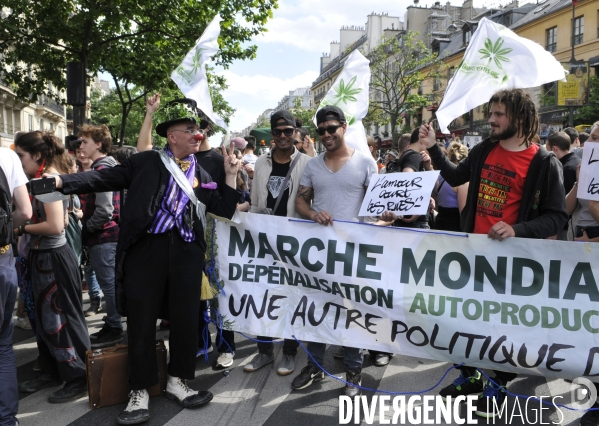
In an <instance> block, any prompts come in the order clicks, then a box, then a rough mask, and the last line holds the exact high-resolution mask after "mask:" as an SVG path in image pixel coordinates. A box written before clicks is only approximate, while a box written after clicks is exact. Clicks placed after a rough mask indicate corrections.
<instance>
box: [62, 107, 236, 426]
mask: <svg viewBox="0 0 599 426" xmlns="http://www.w3.org/2000/svg"><path fill="white" fill-rule="evenodd" d="M199 113H200V112H199V111H198V109H197V107H196V104H195V101H193V100H191V99H179V100H176V101H173V102H169V103H168V104H166V105H165V106H164V107H163V108H162V109H161V110H159V111H158V112H157V113H156V121H157V122H158V123H159V124H158V125H157V126H156V133H158V134H159V135H160V136H162V137H164V138H167V140H168V144H167V146H165V148H164V150H163V151H162V152H158V151H153V150H150V151H146V152H141V153H139V154H137V155H134V156H132V157H130V158H129V159H127V160H125V161H124V162H123V163H122V164H120V165H118V166H116V167H112V168H107V169H103V170H99V171H90V172H87V173H78V174H73V175H62V176H60V177H57V178H56V187H57V188H62V191H63V192H64V193H65V194H73V193H86V192H92V191H118V190H121V189H123V188H127V189H129V193H128V194H129V195H128V198H127V203H126V204H125V205H124V208H123V211H122V215H121V223H120V225H121V226H120V229H121V232H120V234H119V241H118V245H117V256H116V257H117V260H116V265H117V267H116V268H117V270H116V285H117V292H116V293H117V305H118V306H117V307H118V309H119V313H121V315H126V316H127V317H128V321H127V327H128V329H127V333H128V335H129V387H130V389H131V393H130V395H129V396H130V400H129V404H128V405H127V408H126V409H125V411H123V412H122V413H121V415H120V416H119V417H118V419H117V423H119V424H138V423H143V422H146V421H148V419H149V417H150V415H149V410H148V403H149V395H148V392H147V390H146V389H148V388H150V387H152V386H154V385H155V384H156V383H158V373H157V361H156V349H155V339H156V319H157V318H158V317H159V315H160V312H162V311H163V310H165V308H167V309H168V311H169V315H170V351H171V353H170V362H169V365H168V380H167V388H166V396H167V397H168V398H169V399H173V400H176V401H178V402H179V404H180V405H181V406H183V407H184V408H195V407H199V406H202V405H204V404H206V403H208V402H210V400H211V399H212V394H211V393H210V392H208V391H202V392H198V391H195V390H192V389H190V388H189V387H188V386H187V385H186V383H185V381H186V380H189V379H193V378H194V375H195V360H196V350H197V345H198V312H199V306H200V283H201V276H202V275H201V274H202V267H203V262H201V259H203V258H204V252H205V249H206V242H205V240H204V226H205V225H204V223H205V220H206V219H205V212H204V211H203V209H205V211H207V212H212V213H214V214H216V215H217V216H222V217H228V218H231V217H232V216H233V214H234V213H235V210H236V204H237V200H238V199H239V195H238V192H237V191H236V190H235V185H236V176H237V170H238V167H239V162H238V160H237V158H236V157H235V156H234V155H233V147H231V148H230V149H229V152H226V151H225V149H224V148H223V150H222V151H223V157H224V169H225V173H226V185H225V186H224V188H222V195H221V193H219V191H218V190H216V189H215V188H214V187H215V186H216V185H214V184H211V185H208V184H209V183H211V182H212V179H211V177H210V176H209V175H208V173H206V172H205V171H204V170H203V169H202V168H201V166H200V165H199V164H198V162H197V161H196V158H195V156H194V154H195V153H196V152H197V151H198V149H199V146H200V141H201V140H202V138H203V133H202V131H201V130H200V129H199V126H198V125H199V123H200V120H199V118H198V115H199ZM167 165H168V168H167ZM177 167H179V169H180V170H177ZM169 168H170V170H169ZM176 175H178V176H179V179H178V180H177V179H175V178H174V176H176ZM181 185H182V186H183V187H182V186H181ZM184 187H186V188H187V190H184V189H183V188H184ZM188 191H189V192H188ZM191 191H193V193H194V195H195V196H196V197H197V199H198V200H199V203H195V204H194V202H193V201H191V200H190V199H189V197H188V195H187V194H188V193H190V192H191Z"/></svg>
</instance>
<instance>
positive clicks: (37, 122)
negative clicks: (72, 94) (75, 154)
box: [0, 78, 67, 147]
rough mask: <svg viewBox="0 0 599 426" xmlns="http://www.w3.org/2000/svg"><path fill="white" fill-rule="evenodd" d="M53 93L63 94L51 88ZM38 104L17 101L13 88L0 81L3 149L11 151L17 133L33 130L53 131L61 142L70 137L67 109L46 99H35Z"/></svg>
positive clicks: (0, 116)
mask: <svg viewBox="0 0 599 426" xmlns="http://www.w3.org/2000/svg"><path fill="white" fill-rule="evenodd" d="M48 89H49V91H50V92H51V93H54V94H55V96H57V97H59V99H60V96H61V95H60V94H59V93H58V92H57V91H56V90H54V89H53V87H52V86H51V85H50V86H49V87H48ZM32 99H35V101H33V102H31V101H29V102H28V101H25V100H21V99H18V98H17V97H16V95H15V92H14V91H13V90H12V88H11V87H10V86H9V85H7V84H5V83H4V82H3V81H2V79H1V78H0V145H1V146H3V147H10V146H11V145H12V144H13V142H14V136H15V133H17V132H19V131H24V132H30V131H34V130H44V131H51V132H54V134H55V135H56V136H57V137H58V138H59V139H60V140H61V141H63V140H64V137H65V136H66V135H67V126H66V111H65V106H64V105H62V104H61V103H59V102H57V101H56V99H54V98H53V97H50V96H46V95H40V96H33V97H32Z"/></svg>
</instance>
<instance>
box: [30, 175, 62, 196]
mask: <svg viewBox="0 0 599 426" xmlns="http://www.w3.org/2000/svg"><path fill="white" fill-rule="evenodd" d="M27 185H28V188H27V189H29V192H30V193H31V195H33V196H36V195H42V194H50V193H52V192H54V191H56V180H55V179H54V178H53V177H50V178H41V179H31V180H30V181H29V183H28V184H27Z"/></svg>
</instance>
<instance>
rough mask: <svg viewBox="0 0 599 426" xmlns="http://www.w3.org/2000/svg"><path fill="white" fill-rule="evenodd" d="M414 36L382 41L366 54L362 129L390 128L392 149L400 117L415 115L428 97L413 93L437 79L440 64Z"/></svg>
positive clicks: (428, 101) (409, 35)
mask: <svg viewBox="0 0 599 426" xmlns="http://www.w3.org/2000/svg"><path fill="white" fill-rule="evenodd" d="M416 35H417V34H416V33H413V32H411V31H410V32H408V33H406V34H401V35H400V36H398V37H390V38H386V39H384V40H383V41H382V42H381V43H380V44H379V45H378V46H377V47H376V48H375V49H374V50H373V51H372V52H370V55H369V59H370V70H371V73H372V77H371V80H370V104H369V108H368V114H367V116H366V117H365V119H364V123H365V124H366V125H369V124H377V125H379V126H381V125H385V124H390V125H391V126H390V127H391V134H392V137H393V145H394V146H395V145H396V144H397V141H398V140H399V138H400V136H401V132H402V129H401V123H402V113H405V115H406V116H410V115H413V114H415V113H416V112H417V111H418V110H420V109H422V108H423V107H424V106H426V105H427V104H429V103H430V100H431V97H430V96H426V95H422V94H419V93H414V91H416V90H417V89H418V87H420V85H421V84H422V82H424V81H425V80H432V79H435V78H437V77H438V76H439V71H440V67H441V62H440V61H439V59H438V58H437V54H436V53H433V52H431V50H430V49H428V48H427V47H426V45H425V44H424V42H422V41H421V40H416V38H415V37H416Z"/></svg>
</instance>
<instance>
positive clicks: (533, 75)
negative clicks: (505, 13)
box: [437, 18, 567, 133]
mask: <svg viewBox="0 0 599 426" xmlns="http://www.w3.org/2000/svg"><path fill="white" fill-rule="evenodd" d="M566 73H567V71H565V70H564V67H563V66H562V65H561V64H560V63H559V62H558V61H557V59H555V58H554V57H553V55H552V54H551V53H549V52H548V51H546V50H545V49H544V48H543V47H542V46H541V45H540V44H538V43H535V42H534V41H532V40H529V39H526V38H524V37H520V36H518V35H516V34H515V33H514V32H513V31H511V30H510V29H508V28H506V27H504V26H503V25H500V24H497V23H495V22H493V21H490V20H488V19H487V18H483V19H481V20H480V22H479V24H478V29H477V30H476V32H475V33H474V34H473V35H472V39H471V40H470V44H469V45H468V48H467V49H466V53H465V54H464V59H463V60H462V63H461V64H460V66H459V67H458V68H457V70H456V72H455V73H454V75H453V77H452V78H451V80H450V81H449V83H448V85H447V90H446V91H445V95H444V96H443V101H442V102H441V105H440V106H439V109H438V110H437V120H438V121H439V126H440V128H441V131H442V132H443V133H449V130H448V129H447V127H448V126H449V124H450V123H451V121H452V120H454V119H456V118H457V117H459V116H461V115H462V114H464V113H466V112H468V111H470V110H471V109H473V108H475V107H477V106H479V105H482V104H484V103H485V102H488V101H489V99H490V98H491V96H493V94H494V93H495V92H497V91H498V90H502V89H510V88H520V89H525V88H528V87H537V86H540V85H542V84H545V83H549V82H552V81H556V80H563V79H564V78H565V76H566Z"/></svg>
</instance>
